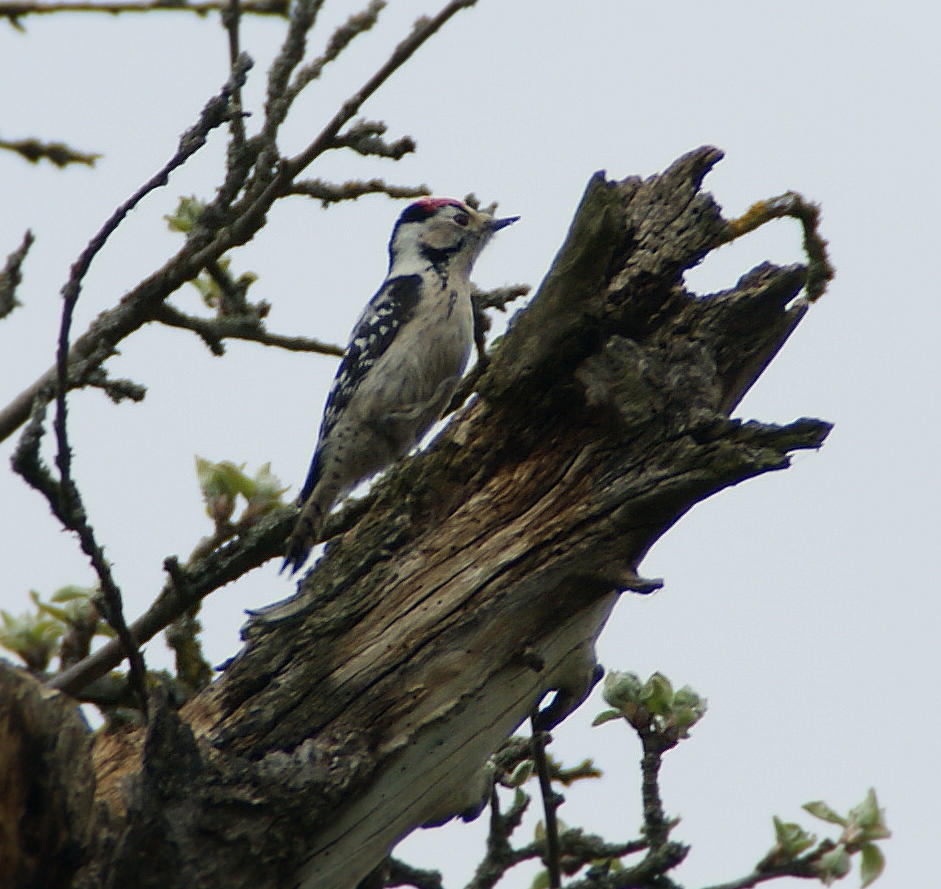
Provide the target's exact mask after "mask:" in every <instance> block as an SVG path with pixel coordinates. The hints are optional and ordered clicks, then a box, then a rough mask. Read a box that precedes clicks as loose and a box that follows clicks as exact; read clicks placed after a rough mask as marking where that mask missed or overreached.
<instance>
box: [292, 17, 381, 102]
mask: <svg viewBox="0 0 941 889" xmlns="http://www.w3.org/2000/svg"><path fill="white" fill-rule="evenodd" d="M385 5H386V4H385V0H371V2H370V4H369V6H367V7H366V9H364V10H363V11H362V12H357V13H355V14H354V15H351V16H350V17H349V18H348V19H347V20H346V22H344V24H342V25H340V27H339V28H337V29H336V31H334V32H333V35H332V36H331V37H330V40H329V41H328V42H327V48H326V50H324V53H323V55H321V56H319V57H318V58H316V59H314V61H312V62H311V63H310V64H308V65H305V66H304V67H303V68H301V70H300V71H298V72H297V75H296V76H295V78H294V82H293V83H292V84H291V85H290V86H289V87H288V88H287V89H286V90H285V94H284V95H285V98H286V99H287V101H288V104H290V103H292V102H293V101H294V100H295V99H296V98H297V96H298V95H299V94H300V92H301V91H302V90H303V89H304V87H305V86H307V85H308V84H309V83H310V82H311V81H312V80H316V79H317V78H318V77H320V74H321V72H322V71H323V69H324V68H325V67H326V66H327V65H328V64H329V63H330V62H332V61H333V60H334V59H336V58H337V56H339V55H340V53H341V52H343V50H344V49H346V48H347V46H349V45H350V43H352V42H353V40H354V39H355V38H356V37H358V36H359V35H360V34H363V33H365V32H366V31H368V30H369V29H370V28H372V26H373V25H375V24H376V21H377V20H378V18H379V13H380V12H381V11H382V10H383V8H384V7H385Z"/></svg>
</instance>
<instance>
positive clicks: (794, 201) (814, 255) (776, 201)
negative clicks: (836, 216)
mask: <svg viewBox="0 0 941 889" xmlns="http://www.w3.org/2000/svg"><path fill="white" fill-rule="evenodd" d="M786 216H791V217H793V218H794V219H797V220H799V221H800V223H801V225H802V226H803V229H804V251H805V252H806V254H807V259H808V262H807V284H806V286H805V290H806V292H807V299H809V300H810V301H811V302H816V301H817V300H818V299H819V298H820V297H821V296H823V293H824V291H825V290H826V289H827V284H828V283H829V282H830V281H832V280H833V276H834V274H835V271H834V268H833V266H832V265H831V264H830V259H829V257H828V255H827V242H826V241H825V240H824V239H823V237H822V236H821V234H820V230H819V225H820V207H818V206H817V205H816V204H814V203H812V202H811V201H808V200H807V199H806V198H804V197H803V195H800V194H798V193H797V192H796V191H787V192H785V193H784V194H781V195H778V196H777V197H774V198H768V199H767V200H764V201H758V202H757V203H755V204H752V205H751V207H749V208H748V209H747V210H746V211H745V212H744V213H743V214H742V215H741V216H739V217H738V218H737V219H731V220H729V222H728V227H727V231H726V235H725V240H726V242H730V241H734V240H735V239H736V238H740V237H741V236H742V235H746V234H748V233H749V232H753V231H754V230H755V229H756V228H760V227H761V226H762V225H764V224H765V223H766V222H770V221H771V220H772V219H783V218H784V217H786Z"/></svg>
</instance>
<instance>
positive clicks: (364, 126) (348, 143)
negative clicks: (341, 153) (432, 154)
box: [333, 120, 415, 161]
mask: <svg viewBox="0 0 941 889" xmlns="http://www.w3.org/2000/svg"><path fill="white" fill-rule="evenodd" d="M385 131H386V125H385V124H384V123H382V122H381V121H373V120H362V121H358V122H357V123H355V124H353V125H352V126H351V127H350V128H349V129H348V130H347V131H346V132H345V133H343V134H342V135H341V136H337V137H336V138H335V139H334V140H333V147H334V148H352V149H353V151H355V152H356V153H357V154H362V155H364V156H366V157H368V156H370V155H372V156H375V157H389V158H392V160H396V161H398V160H401V159H402V158H403V157H404V156H405V155H406V154H411V153H412V152H413V151H414V150H415V140H414V139H412V137H411V136H402V138H400V139H396V140H395V142H386V141H385V139H383V138H382V135H383V133H385Z"/></svg>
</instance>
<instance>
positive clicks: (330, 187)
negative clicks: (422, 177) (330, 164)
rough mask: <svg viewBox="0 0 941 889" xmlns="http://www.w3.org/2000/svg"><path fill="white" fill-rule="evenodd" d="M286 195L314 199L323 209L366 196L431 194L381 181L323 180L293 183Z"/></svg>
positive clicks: (425, 189) (420, 188)
mask: <svg viewBox="0 0 941 889" xmlns="http://www.w3.org/2000/svg"><path fill="white" fill-rule="evenodd" d="M288 194H299V195H306V196H307V197H311V198H316V199H317V200H319V201H320V202H321V204H322V205H323V206H324V207H328V206H330V204H337V203H339V202H340V201H355V200H356V199H357V198H361V197H362V196H363V195H367V194H385V195H388V196H389V197H390V198H420V197H422V196H423V195H427V194H431V189H429V188H428V186H427V185H389V184H388V183H387V182H385V180H383V179H367V180H362V179H350V180H347V181H346V182H344V183H342V184H337V183H334V182H326V181H325V180H323V179H305V180H302V181H300V182H295V183H294V184H293V185H292V186H291V187H290V189H289V190H288Z"/></svg>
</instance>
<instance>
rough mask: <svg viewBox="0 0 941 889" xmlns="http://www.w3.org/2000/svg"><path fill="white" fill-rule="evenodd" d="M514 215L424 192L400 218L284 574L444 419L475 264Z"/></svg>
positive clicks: (468, 339)
mask: <svg viewBox="0 0 941 889" xmlns="http://www.w3.org/2000/svg"><path fill="white" fill-rule="evenodd" d="M517 219H519V217H518V216H507V217H504V218H502V219H497V218H496V217H494V216H492V215H491V214H489V213H486V212H483V211H480V210H475V209H474V208H473V207H469V206H468V205H467V204H465V203H463V202H461V201H456V200H453V199H450V198H424V199H422V200H420V201H416V202H415V203H414V204H411V205H410V206H408V207H407V208H406V209H405V210H404V211H403V212H402V214H401V215H400V216H399V218H398V221H397V222H396V223H395V227H394V228H393V229H392V236H391V238H390V239H389V271H388V273H387V274H386V278H385V280H384V281H383V282H382V286H381V287H380V288H379V290H378V292H377V293H376V295H375V296H374V297H373V298H372V299H371V300H370V301H369V303H368V304H367V306H366V308H365V310H364V311H363V313H362V315H361V316H360V318H359V320H358V321H357V322H356V325H355V326H354V328H353V333H352V335H351V337H350V343H349V345H348V346H347V348H346V352H345V353H344V355H343V359H342V361H341V362H340V367H339V369H338V370H337V375H336V377H335V378H334V380H333V385H332V386H331V387H330V392H329V394H328V396H327V404H326V407H325V408H324V414H323V420H322V422H321V425H320V435H319V438H318V440H317V447H316V448H315V450H314V456H313V459H312V460H311V463H310V470H309V472H308V473H307V480H306V481H305V482H304V487H303V488H302V489H301V492H300V495H299V496H298V499H297V503H298V506H301V507H303V510H302V512H301V514H300V517H299V518H298V520H297V524H296V525H295V526H294V532H293V533H292V534H291V537H290V538H289V539H288V541H287V546H286V548H285V555H284V562H283V563H282V565H281V571H284V569H285V568H290V573H291V574H294V573H295V572H296V571H297V570H298V569H299V568H300V567H301V566H302V565H303V564H304V562H305V561H307V557H308V556H309V555H310V551H311V549H312V548H313V546H314V544H315V543H317V541H318V540H319V539H320V534H321V531H322V530H323V525H324V521H325V520H326V517H327V513H328V512H329V511H330V509H331V507H332V506H333V505H334V504H335V503H336V502H337V501H338V500H340V499H341V498H342V497H343V496H345V495H346V494H347V493H349V491H350V490H351V489H352V488H354V487H355V486H356V485H357V484H359V482H361V481H363V480H364V479H366V478H368V477H369V476H371V475H373V474H375V473H376V472H378V471H379V470H380V469H383V468H384V467H386V466H388V465H389V464H390V463H392V462H394V461H395V460H397V459H398V458H399V457H402V456H404V455H405V454H407V453H408V452H409V450H411V448H412V447H414V446H415V445H416V444H417V443H418V442H419V441H420V440H421V438H422V436H423V435H424V434H425V433H426V432H427V431H428V429H429V428H431V426H432V425H433V424H434V423H435V422H436V421H437V420H438V419H440V417H441V414H442V413H443V411H444V409H445V408H446V407H447V405H448V402H449V401H450V400H451V396H452V395H453V394H454V390H455V389H456V388H457V384H458V382H459V381H460V378H461V374H462V373H463V372H464V368H465V367H466V365H467V361H468V359H469V358H470V353H471V350H472V348H473V345H474V312H473V306H472V304H471V292H472V289H473V288H472V285H471V282H470V271H471V267H472V266H473V264H474V261H475V260H476V259H477V257H478V256H479V255H480V252H481V250H483V248H484V246H485V245H486V243H487V242H488V241H489V240H490V238H491V237H492V236H493V234H494V233H495V232H497V231H499V230H500V229H501V228H504V227H506V226H508V225H510V224H511V223H514V222H516V220H517Z"/></svg>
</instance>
